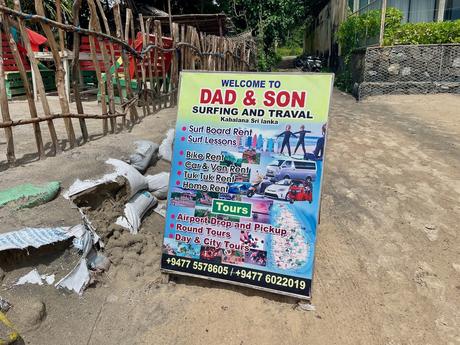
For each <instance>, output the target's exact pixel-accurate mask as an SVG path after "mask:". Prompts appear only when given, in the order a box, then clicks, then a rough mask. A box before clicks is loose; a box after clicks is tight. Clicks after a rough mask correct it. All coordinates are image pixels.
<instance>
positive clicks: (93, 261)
mask: <svg viewBox="0 0 460 345" xmlns="http://www.w3.org/2000/svg"><path fill="white" fill-rule="evenodd" d="M88 265H89V268H90V269H92V270H94V271H97V272H107V271H108V270H109V268H110V265H111V262H110V260H109V259H108V258H107V257H106V256H105V255H103V254H101V253H99V252H97V251H95V250H93V251H91V253H90V254H89V255H88Z"/></svg>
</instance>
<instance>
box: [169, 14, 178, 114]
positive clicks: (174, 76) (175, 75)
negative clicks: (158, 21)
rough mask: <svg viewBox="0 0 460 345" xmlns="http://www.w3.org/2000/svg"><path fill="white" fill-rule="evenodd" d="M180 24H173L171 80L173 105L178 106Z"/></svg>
mask: <svg viewBox="0 0 460 345" xmlns="http://www.w3.org/2000/svg"><path fill="white" fill-rule="evenodd" d="M179 37H180V36H179V24H177V23H173V48H174V51H173V52H172V62H171V65H172V67H171V79H172V85H173V91H174V96H173V100H174V102H173V105H177V87H178V81H179V59H178V53H177V50H176V49H177V42H178V40H179Z"/></svg>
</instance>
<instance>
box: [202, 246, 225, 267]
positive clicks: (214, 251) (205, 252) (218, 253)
mask: <svg viewBox="0 0 460 345" xmlns="http://www.w3.org/2000/svg"><path fill="white" fill-rule="evenodd" d="M200 259H201V260H205V261H210V262H212V263H215V264H218V263H220V262H221V261H222V249H218V248H214V247H211V246H201V251H200Z"/></svg>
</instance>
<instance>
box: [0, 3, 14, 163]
mask: <svg viewBox="0 0 460 345" xmlns="http://www.w3.org/2000/svg"><path fill="white" fill-rule="evenodd" d="M0 21H1V22H2V23H4V22H5V19H4V15H3V12H0ZM0 56H2V57H3V33H2V30H0ZM0 107H1V110H2V120H3V122H10V121H11V117H10V109H9V106H8V97H7V95H6V87H5V70H4V68H3V58H2V59H0ZM5 139H6V159H7V161H8V163H9V164H13V163H14V161H15V160H16V157H15V156H14V141H13V130H12V128H11V127H5Z"/></svg>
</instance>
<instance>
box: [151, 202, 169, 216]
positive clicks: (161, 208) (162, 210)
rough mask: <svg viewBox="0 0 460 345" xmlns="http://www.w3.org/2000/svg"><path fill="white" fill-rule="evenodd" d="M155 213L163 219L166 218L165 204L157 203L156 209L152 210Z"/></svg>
mask: <svg viewBox="0 0 460 345" xmlns="http://www.w3.org/2000/svg"><path fill="white" fill-rule="evenodd" d="M153 210H154V211H155V212H156V213H158V214H159V215H160V216H162V217H163V218H166V202H165V201H159V202H158V205H157V207H155V208H154V209H153Z"/></svg>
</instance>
